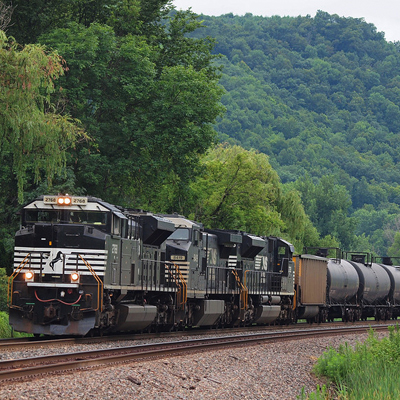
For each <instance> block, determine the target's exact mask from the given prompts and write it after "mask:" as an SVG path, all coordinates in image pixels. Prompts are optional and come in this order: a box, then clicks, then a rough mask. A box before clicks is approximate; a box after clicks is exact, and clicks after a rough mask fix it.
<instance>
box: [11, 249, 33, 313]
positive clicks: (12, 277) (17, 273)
mask: <svg viewBox="0 0 400 400" xmlns="http://www.w3.org/2000/svg"><path fill="white" fill-rule="evenodd" d="M30 255H31V253H28V254H27V255H26V256H25V258H24V259H23V260H22V261H21V264H19V266H18V268H17V269H16V270H15V271H14V272H13V273H12V274H11V275H10V277H9V278H8V285H7V306H8V307H11V306H12V291H13V285H14V279H15V278H16V277H17V275H19V273H20V272H21V271H22V270H23V268H24V267H25V265H26V264H27V262H28V261H29V259H30V258H29V257H30Z"/></svg>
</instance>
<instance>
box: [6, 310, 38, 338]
mask: <svg viewBox="0 0 400 400" xmlns="http://www.w3.org/2000/svg"><path fill="white" fill-rule="evenodd" d="M21 336H31V335H28V334H26V333H19V332H12V330H11V326H10V325H9V324H8V314H7V313H6V312H4V311H0V339H8V338H10V337H21Z"/></svg>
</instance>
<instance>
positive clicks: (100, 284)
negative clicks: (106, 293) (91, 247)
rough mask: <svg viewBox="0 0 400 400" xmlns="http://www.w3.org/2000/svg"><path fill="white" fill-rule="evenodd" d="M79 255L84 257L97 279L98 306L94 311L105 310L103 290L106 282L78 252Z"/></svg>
mask: <svg viewBox="0 0 400 400" xmlns="http://www.w3.org/2000/svg"><path fill="white" fill-rule="evenodd" d="M78 255H79V257H80V258H81V259H82V261H83V262H84V263H85V265H86V267H87V268H88V270H89V271H90V272H91V273H92V275H93V277H94V279H96V281H97V296H98V299H97V308H96V309H95V310H94V311H97V310H99V309H100V311H103V290H104V284H103V281H102V280H101V279H100V278H99V277H98V275H97V274H96V272H95V271H94V269H93V268H92V266H91V265H90V264H89V263H88V262H87V261H86V260H85V259H84V258H83V257H82V256H81V255H80V254H78Z"/></svg>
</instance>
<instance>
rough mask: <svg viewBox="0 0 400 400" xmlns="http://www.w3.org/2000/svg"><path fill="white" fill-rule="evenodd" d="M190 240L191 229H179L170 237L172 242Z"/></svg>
mask: <svg viewBox="0 0 400 400" xmlns="http://www.w3.org/2000/svg"><path fill="white" fill-rule="evenodd" d="M189 238H190V235H189V229H187V228H179V229H177V230H176V231H175V232H174V233H172V234H171V235H170V236H169V237H168V239H172V240H189Z"/></svg>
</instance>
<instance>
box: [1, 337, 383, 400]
mask: <svg viewBox="0 0 400 400" xmlns="http://www.w3.org/2000/svg"><path fill="white" fill-rule="evenodd" d="M379 336H381V335H379ZM366 338H367V334H362V335H346V336H343V337H341V336H335V337H331V338H317V339H312V340H310V339H301V340H292V341H287V342H282V343H276V344H271V343H266V344H257V345H253V346H246V347H234V348H229V349H221V350H215V351H211V352H210V351H208V352H201V353H196V354H192V355H180V356H175V357H172V358H163V359H157V360H153V361H145V362H144V361H141V362H136V363H125V364H116V365H112V366H108V367H101V368H92V369H87V370H80V371H74V372H72V373H68V374H64V375H49V376H46V377H44V378H41V379H32V380H30V381H29V382H28V381H27V382H20V383H16V382H14V383H7V384H2V385H1V387H0V399H1V400H5V399H10V400H11V399H13V400H25V399H68V400H73V399H98V400H102V399H104V400H106V399H110V400H111V399H113V400H116V399H121V400H122V399H160V400H161V399H163V400H165V399H193V400H194V399H196V400H200V399H204V400H205V399H207V400H208V399H210V400H211V399H218V400H219V399H238V400H239V399H251V400H256V399H260V400H261V399H268V400H274V399H279V400H291V399H296V398H297V396H298V395H299V394H300V393H301V389H302V387H304V388H305V392H306V393H308V392H311V391H314V390H315V388H316V385H317V384H320V383H321V382H320V381H319V380H318V379H317V378H316V377H315V376H314V375H313V374H312V373H311V370H312V367H313V365H314V363H315V361H316V360H317V358H318V357H319V356H320V355H321V354H322V353H323V352H324V351H325V350H327V348H328V347H329V346H332V347H338V346H339V344H341V343H345V342H347V343H349V345H351V346H353V345H355V344H356V342H357V341H359V342H361V341H364V340H365V339H366ZM58 350H59V352H61V351H62V350H61V349H58ZM36 351H37V350H36ZM74 351H77V350H74ZM17 353H18V352H17ZM24 354H25V355H24V357H32V356H33V355H31V354H29V350H26V351H24ZM43 354H44V352H43ZM0 355H1V353H0ZM2 358H3V359H4V358H14V357H9V355H8V356H7V357H6V356H5V354H3V357H2ZM15 358H21V353H18V356H15Z"/></svg>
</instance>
